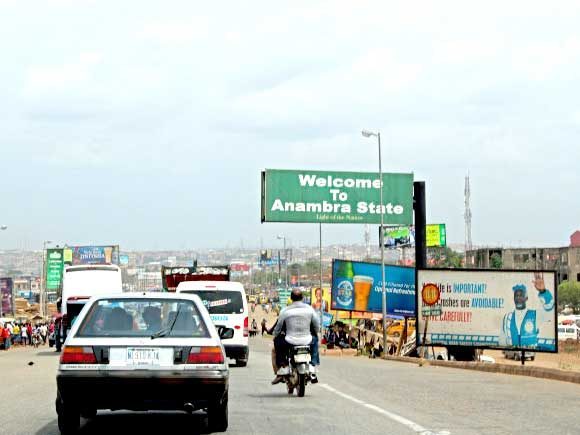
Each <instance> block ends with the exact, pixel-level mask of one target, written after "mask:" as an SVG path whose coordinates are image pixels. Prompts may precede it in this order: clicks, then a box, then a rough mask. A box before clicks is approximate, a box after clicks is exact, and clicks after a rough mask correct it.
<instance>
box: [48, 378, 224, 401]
mask: <svg viewBox="0 0 580 435" xmlns="http://www.w3.org/2000/svg"><path fill="white" fill-rule="evenodd" d="M228 383H229V376H228V372H227V371H225V370H207V371H206V370H203V371H202V370H196V371H192V372H174V371H155V372H152V371H140V370H134V371H114V372H113V371H111V372H106V373H103V372H96V371H59V372H58V374H57V376H56V384H57V389H58V394H59V397H60V400H62V402H63V403H65V404H67V403H72V404H74V406H76V407H78V408H80V409H131V410H149V409H151V410H153V409H160V410H162V409H183V407H184V406H183V405H184V404H185V403H191V404H193V405H194V406H195V407H196V408H197V409H201V408H205V407H207V406H208V404H211V403H216V402H220V401H221V400H222V398H223V397H224V395H225V394H226V393H227V391H228Z"/></svg>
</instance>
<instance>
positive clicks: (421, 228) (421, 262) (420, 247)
mask: <svg viewBox="0 0 580 435" xmlns="http://www.w3.org/2000/svg"><path fill="white" fill-rule="evenodd" d="M413 208H414V209H415V268H417V269H425V268H426V267H427V247H426V245H427V243H426V234H425V225H426V222H427V217H426V212H425V210H426V207H425V182H424V181H415V182H413Z"/></svg>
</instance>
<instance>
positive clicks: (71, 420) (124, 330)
mask: <svg viewBox="0 0 580 435" xmlns="http://www.w3.org/2000/svg"><path fill="white" fill-rule="evenodd" d="M232 335H233V330H232V329H228V328H220V333H219V334H218V332H217V330H216V328H215V327H214V325H213V323H212V321H211V319H210V317H209V314H208V312H207V310H206V309H205V307H204V305H203V303H202V302H201V300H200V299H199V298H198V297H197V296H195V295H187V294H175V293H171V294H167V293H132V294H122V295H119V294H111V295H103V296H98V297H94V298H92V299H90V300H89V302H87V303H86V305H85V307H84V308H83V309H82V311H81V312H80V314H79V317H78V319H77V321H76V322H75V323H74V325H73V327H72V329H71V331H70V334H69V335H68V337H67V339H66V342H65V344H64V348H63V350H62V354H61V357H60V364H59V367H58V373H57V376H56V382H57V398H56V411H57V414H58V426H59V429H60V431H61V433H74V432H76V431H77V430H78V428H79V425H80V416H81V415H82V416H83V417H87V418H91V417H94V416H95V415H96V413H97V410H101V409H110V410H116V409H128V410H136V411H142V410H182V411H186V412H193V411H195V410H198V409H206V410H207V413H208V424H209V427H210V430H211V431H215V432H222V431H225V430H226V429H227V427H228V383H229V369H228V364H227V360H226V356H225V351H224V348H223V346H222V344H221V340H220V336H221V338H228V337H231V336H232Z"/></svg>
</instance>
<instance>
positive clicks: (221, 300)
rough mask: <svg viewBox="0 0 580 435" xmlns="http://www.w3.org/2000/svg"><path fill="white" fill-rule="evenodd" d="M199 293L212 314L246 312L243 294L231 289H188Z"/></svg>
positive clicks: (188, 291) (190, 291) (187, 291)
mask: <svg viewBox="0 0 580 435" xmlns="http://www.w3.org/2000/svg"><path fill="white" fill-rule="evenodd" d="M183 293H193V294H196V295H198V296H199V297H200V298H201V300H202V302H203V304H204V305H205V307H206V308H207V310H208V311H209V313H210V314H241V313H243V312H244V303H243V301H242V294H241V293H240V292H237V291H229V290H186V291H184V292H183Z"/></svg>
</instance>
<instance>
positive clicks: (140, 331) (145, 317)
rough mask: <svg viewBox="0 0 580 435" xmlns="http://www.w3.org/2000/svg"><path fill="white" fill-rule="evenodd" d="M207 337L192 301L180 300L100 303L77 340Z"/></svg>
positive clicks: (82, 328)
mask: <svg viewBox="0 0 580 435" xmlns="http://www.w3.org/2000/svg"><path fill="white" fill-rule="evenodd" d="M154 334H156V335H159V336H165V337H209V336H210V335H209V332H208V329H207V326H206V325H205V323H204V321H203V318H202V317H201V315H200V313H199V310H198V309H197V307H196V306H195V304H194V303H193V302H192V301H187V300H182V299H175V300H172V299H142V298H139V299H130V298H127V299H110V300H109V299H102V300H99V301H97V302H96V303H94V304H93V305H92V306H91V308H90V309H89V311H88V312H87V314H86V315H85V317H84V319H83V323H82V324H81V326H80V327H79V329H78V331H77V334H76V335H77V336H78V337H149V336H151V335H154Z"/></svg>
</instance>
